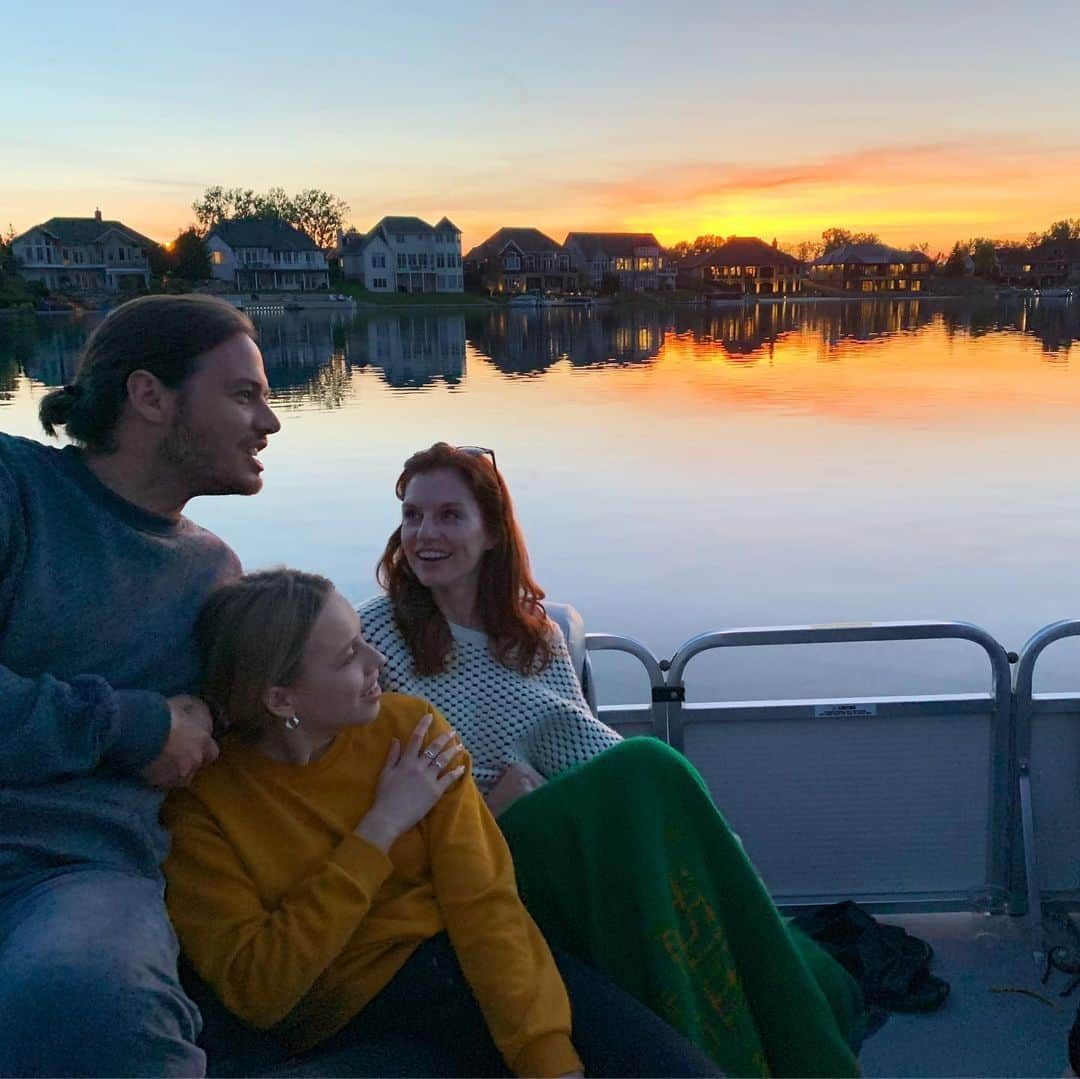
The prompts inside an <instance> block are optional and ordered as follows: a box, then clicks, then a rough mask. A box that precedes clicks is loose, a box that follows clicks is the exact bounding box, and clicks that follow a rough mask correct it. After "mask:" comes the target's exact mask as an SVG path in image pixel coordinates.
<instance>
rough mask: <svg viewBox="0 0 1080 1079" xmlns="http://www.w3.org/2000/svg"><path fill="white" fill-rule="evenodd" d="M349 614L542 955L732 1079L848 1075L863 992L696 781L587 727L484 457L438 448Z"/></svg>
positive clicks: (640, 746)
mask: <svg viewBox="0 0 1080 1079" xmlns="http://www.w3.org/2000/svg"><path fill="white" fill-rule="evenodd" d="M396 491H397V496H398V498H399V499H400V500H401V503H402V513H401V524H400V526H399V527H398V528H396V529H395V530H394V532H393V534H392V535H391V537H390V539H389V541H388V543H387V545H386V550H385V551H384V553H383V557H382V559H381V561H380V563H379V567H378V579H379V583H380V584H381V585H382V587H383V588H384V589H385V593H386V594H385V595H381V596H378V597H376V598H374V599H371V600H369V601H367V602H366V603H364V604H363V605H362V606H361V607H360V613H361V617H362V619H363V622H364V626H365V632H366V633H367V635H368V637H369V639H370V640H371V641H372V643H373V644H374V645H375V647H377V648H378V649H379V651H380V652H382V653H383V654H384V655H385V656H386V658H387V662H386V665H385V667H384V668H383V674H382V680H383V684H384V686H385V688H387V689H390V690H394V691H398V692H403V693H410V694H416V695H419V696H422V697H425V698H426V699H428V700H431V701H433V702H434V703H435V704H436V705H437V706H438V707H439V708H440V709H441V710H442V712H443V713H444V714H445V715H446V717H447V719H448V720H449V721H450V722H451V723H452V724H453V725H454V727H455V728H456V730H457V732H458V734H459V736H460V737H461V739H462V740H463V742H464V743H465V745H466V746H467V747H468V750H469V752H470V754H471V755H472V761H473V775H474V777H475V779H476V782H477V785H478V786H479V787H480V789H481V791H482V792H483V793H484V794H485V796H486V798H487V800H488V804H489V806H490V808H491V809H492V810H493V812H495V813H496V814H497V815H498V817H499V824H500V826H501V827H502V829H503V832H504V834H505V835H506V837H507V839H508V841H509V844H510V847H511V850H512V851H513V854H514V865H515V870H516V873H517V878H518V884H519V887H520V890H521V894H522V897H523V898H524V899H525V902H526V905H527V906H528V907H529V910H530V912H531V913H532V915H533V916H534V917H535V918H536V920H537V922H538V923H539V924H540V926H541V928H542V929H543V931H544V933H545V935H546V936H547V937H548V939H549V940H551V942H552V943H553V944H556V945H558V946H560V947H563V948H565V949H566V950H568V951H570V952H572V953H574V954H576V955H577V956H578V957H579V958H581V959H583V960H585V961H586V962H588V963H591V964H593V965H595V966H597V967H599V968H600V969H601V970H603V971H604V972H605V973H607V974H608V975H610V976H611V977H613V978H614V979H615V980H616V981H618V982H619V983H620V984H622V985H623V987H624V988H626V989H628V990H630V991H631V992H632V993H634V994H635V995H636V996H638V998H639V999H641V1000H643V1001H644V1002H645V1003H647V1004H649V1005H650V1006H651V1007H652V1008H653V1009H654V1010H655V1011H657V1012H658V1013H659V1014H660V1015H662V1016H663V1017H664V1018H665V1019H667V1020H668V1022H670V1023H671V1024H672V1025H673V1026H674V1027H676V1028H677V1029H679V1030H681V1031H682V1032H683V1033H684V1034H686V1035H687V1036H688V1037H689V1038H690V1039H691V1040H692V1041H694V1042H696V1044H698V1045H699V1046H700V1047H701V1048H702V1049H704V1050H705V1051H706V1052H707V1053H709V1055H710V1056H711V1057H712V1058H713V1059H714V1060H715V1061H716V1062H717V1064H719V1065H720V1066H721V1067H722V1068H723V1069H724V1071H725V1073H726V1074H729V1075H753V1074H760V1075H766V1074H772V1075H852V1074H857V1066H856V1064H855V1060H854V1056H853V1054H852V1051H851V1048H850V1046H849V1042H857V1039H858V1037H859V1032H860V1030H861V1022H862V1013H861V1006H860V1001H859V994H858V990H857V989H856V988H855V986H854V983H853V982H852V981H851V979H850V978H848V976H847V974H846V973H845V972H844V971H843V970H842V968H840V967H839V966H838V965H837V964H836V963H834V962H833V960H832V959H831V958H829V956H827V955H826V954H825V953H824V952H822V951H821V950H820V949H818V948H817V947H816V946H815V945H814V944H813V943H812V942H811V941H809V940H808V939H806V938H802V937H799V936H797V935H793V934H792V932H790V931H789V929H788V927H787V926H786V924H785V922H784V921H783V919H782V918H781V917H780V915H779V913H778V912H777V910H776V907H775V905H774V904H773V902H772V900H771V898H770V897H769V895H768V893H767V891H766V890H765V887H764V885H763V884H762V882H761V879H760V877H759V876H758V874H757V872H756V871H755V870H754V868H753V866H752V865H751V864H750V862H749V860H748V859H747V857H746V855H745V853H744V852H743V849H742V846H741V844H740V842H739V840H738V838H737V837H736V836H735V835H734V834H733V833H732V832H731V830H730V829H729V828H728V826H727V824H726V823H725V821H724V819H723V817H722V816H721V815H720V813H719V812H718V811H717V810H716V808H715V806H714V805H713V803H712V800H711V798H710V796H709V793H708V790H707V788H706V786H705V784H704V782H703V780H702V779H701V777H700V776H699V775H698V774H697V772H696V771H695V770H694V769H693V768H692V766H691V765H690V764H689V763H688V762H687V761H686V760H685V758H683V757H682V756H681V755H680V754H678V753H676V752H675V751H673V750H671V749H670V748H669V747H667V746H665V745H664V744H663V743H661V742H659V741H657V740H655V739H649V738H634V739H630V740H627V741H623V740H622V739H621V738H620V736H619V735H618V734H617V733H616V732H615V731H613V730H611V729H610V728H609V727H607V726H605V725H604V724H603V723H601V722H600V721H599V720H598V719H596V717H595V716H593V714H592V712H591V711H590V709H589V706H588V704H587V703H586V701H585V699H584V697H583V695H582V692H581V687H580V684H579V681H578V678H577V675H576V673H575V671H574V668H573V665H572V662H571V659H570V656H569V653H568V651H567V646H566V642H565V640H564V639H563V636H562V633H561V632H560V630H559V629H558V628H557V627H556V626H555V625H554V623H552V622H551V621H550V620H549V619H548V617H547V614H546V612H545V609H544V606H543V602H542V601H543V598H544V593H543V591H542V590H541V589H540V587H539V585H538V584H537V583H536V582H535V581H534V580H533V578H532V575H531V573H530V570H529V558H528V553H527V551H526V548H525V543H524V539H523V537H522V534H521V530H520V528H519V526H518V524H517V521H516V519H515V516H514V509H513V503H512V501H511V499H510V492H509V490H508V489H507V486H506V483H505V481H504V479H503V477H502V475H501V474H500V473H499V471H498V469H497V467H496V466H495V460H494V454H493V453H492V452H491V451H490V450H485V449H482V448H480V447H454V446H450V445H448V444H446V443H443V442H440V443H436V444H435V445H434V446H432V447H431V448H430V449H427V450H422V451H420V452H418V453H415V454H413V456H412V457H410V458H409V459H408V461H406V462H405V467H404V470H403V472H402V473H401V476H400V477H399V478H398V481H397V488H396Z"/></svg>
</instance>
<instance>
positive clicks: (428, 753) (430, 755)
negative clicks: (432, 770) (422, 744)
mask: <svg viewBox="0 0 1080 1079" xmlns="http://www.w3.org/2000/svg"><path fill="white" fill-rule="evenodd" d="M424 756H425V757H427V759H428V760H429V761H432V762H434V761H437V760H438V759H439V755H438V753H436V752H435V750H433V749H425V750H424Z"/></svg>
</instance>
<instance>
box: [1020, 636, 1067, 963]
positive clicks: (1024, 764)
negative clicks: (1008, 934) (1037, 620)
mask: <svg viewBox="0 0 1080 1079" xmlns="http://www.w3.org/2000/svg"><path fill="white" fill-rule="evenodd" d="M1077 636H1080V620H1077V619H1066V620H1064V621H1061V622H1054V623H1052V624H1051V625H1049V626H1045V627H1044V628H1043V629H1041V630H1039V631H1038V632H1037V633H1035V634H1033V635H1032V637H1031V638H1030V639H1029V640H1028V642H1027V644H1025V645H1024V648H1023V651H1022V652H1021V653H1020V660H1019V662H1018V663H1017V666H1016V679H1015V684H1014V687H1013V709H1014V725H1015V734H1014V743H1015V756H1016V772H1017V801H1018V807H1019V816H1020V825H1021V832H1022V836H1023V854H1024V861H1023V874H1024V877H1025V883H1026V890H1027V904H1028V909H1029V911H1030V914H1031V918H1032V923H1033V929H1034V933H1033V937H1034V941H1035V950H1036V957H1037V958H1039V956H1040V954H1041V951H1042V948H1041V941H1042V924H1041V923H1042V912H1043V906H1044V904H1045V906H1046V907H1047V908H1050V909H1064V910H1076V909H1077V907H1078V905H1080V693H1039V694H1036V693H1035V692H1034V679H1035V671H1036V668H1037V666H1038V661H1039V658H1040V657H1041V656H1042V654H1043V652H1044V651H1045V650H1046V649H1047V648H1048V647H1049V646H1050V645H1052V644H1054V643H1055V642H1057V641H1061V640H1064V639H1065V638H1067V637H1077ZM1036 822H1037V823H1038V828H1036Z"/></svg>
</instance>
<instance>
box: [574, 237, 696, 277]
mask: <svg viewBox="0 0 1080 1079" xmlns="http://www.w3.org/2000/svg"><path fill="white" fill-rule="evenodd" d="M563 247H564V248H566V250H567V252H568V253H569V255H570V264H571V265H572V266H573V268H574V269H575V270H577V271H578V272H579V273H581V274H582V276H583V277H584V279H585V281H586V282H588V284H589V285H591V286H592V287H593V288H599V287H600V286H601V284H602V283H603V280H604V277H605V275H608V276H614V277H617V278H618V280H619V288H620V289H629V290H633V291H635V292H642V291H644V290H645V289H663V288H668V289H670V288H674V287H675V270H674V269H673V268H672V267H670V266H668V265H667V264H666V260H665V256H664V249H663V248H662V247H661V246H660V242H659V241H658V240H657V239H656V237H655V236H654V235H653V234H652V233H651V232H571V233H568V234H567V237H566V239H565V240H564V241H563Z"/></svg>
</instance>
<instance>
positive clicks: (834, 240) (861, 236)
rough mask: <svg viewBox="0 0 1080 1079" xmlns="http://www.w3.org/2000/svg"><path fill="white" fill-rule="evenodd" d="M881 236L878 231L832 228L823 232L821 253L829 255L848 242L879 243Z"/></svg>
mask: <svg viewBox="0 0 1080 1079" xmlns="http://www.w3.org/2000/svg"><path fill="white" fill-rule="evenodd" d="M879 243H881V238H880V237H879V236H878V234H877V233H876V232H850V231H849V230H848V229H842V228H831V229H825V230H823V231H822V233H821V253H822V254H823V255H828V254H830V253H832V252H833V251H835V250H836V249H837V248H840V247H844V246H845V245H847V244H879Z"/></svg>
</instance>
